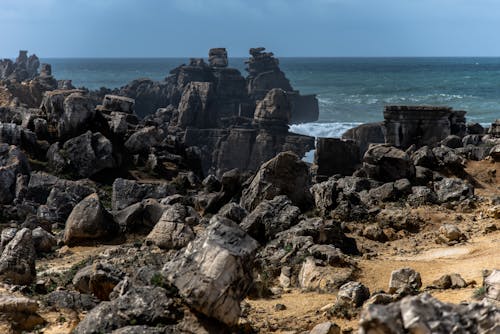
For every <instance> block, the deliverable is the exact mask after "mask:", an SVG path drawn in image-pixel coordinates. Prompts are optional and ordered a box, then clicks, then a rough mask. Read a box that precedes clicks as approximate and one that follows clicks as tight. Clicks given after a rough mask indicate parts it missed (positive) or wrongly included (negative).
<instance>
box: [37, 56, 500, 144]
mask: <svg viewBox="0 0 500 334" xmlns="http://www.w3.org/2000/svg"><path fill="white" fill-rule="evenodd" d="M245 60H246V59H245V58H231V59H230V66H231V67H235V68H238V69H239V70H240V71H241V72H242V74H243V75H244V76H246V71H245V64H244V62H245ZM188 61H189V60H188V58H161V59H160V58H144V59H126V58H122V59H112V58H109V59H108V58H106V59H89V58H87V59H55V58H54V59H42V62H47V63H50V64H52V71H53V74H54V76H55V77H56V78H57V79H71V80H73V84H74V85H75V86H77V87H81V86H85V87H87V88H89V89H98V88H100V87H108V88H116V87H120V86H123V85H125V84H126V83H128V82H129V81H131V80H133V79H136V78H143V77H148V78H151V79H154V80H163V79H164V78H165V77H166V76H167V75H168V74H169V71H170V70H171V69H173V68H175V67H177V66H179V65H181V64H185V63H187V62H188ZM280 66H281V69H282V70H283V71H284V72H285V74H286V76H287V77H288V78H289V79H290V81H291V83H292V86H293V87H294V88H295V89H297V90H300V92H301V93H302V94H317V96H318V100H319V106H320V117H319V120H318V121H317V122H315V123H307V124H298V125H293V126H292V127H291V131H293V132H297V133H302V134H308V135H313V136H316V137H338V136H340V135H341V134H342V133H343V132H344V131H345V130H347V129H349V128H351V127H353V126H356V125H358V124H361V123H366V122H374V121H380V120H382V119H383V109H384V106H385V105H399V104H402V105H443V106H450V107H453V108H455V109H458V110H466V111H467V120H468V121H470V122H479V123H482V124H484V125H487V124H489V123H491V122H493V121H494V120H495V119H497V118H500V58H280Z"/></svg>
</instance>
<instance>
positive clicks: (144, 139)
mask: <svg viewBox="0 0 500 334" xmlns="http://www.w3.org/2000/svg"><path fill="white" fill-rule="evenodd" d="M162 139H163V131H162V130H161V129H158V128H157V127H154V126H148V127H145V128H142V129H140V130H139V131H137V132H135V133H134V134H132V135H131V136H130V137H129V138H128V139H127V141H126V142H125V147H126V148H127V150H128V152H129V153H132V154H137V153H147V152H149V151H150V150H151V148H152V147H154V146H156V145H158V144H160V142H161V141H162Z"/></svg>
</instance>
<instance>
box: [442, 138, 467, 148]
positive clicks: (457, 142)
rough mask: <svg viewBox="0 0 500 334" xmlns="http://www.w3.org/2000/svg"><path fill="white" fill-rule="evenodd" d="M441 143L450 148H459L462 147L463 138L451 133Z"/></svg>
mask: <svg viewBox="0 0 500 334" xmlns="http://www.w3.org/2000/svg"><path fill="white" fill-rule="evenodd" d="M441 145H444V146H446V147H449V148H459V147H462V146H463V145H462V138H460V137H459V136H456V135H449V136H448V137H446V138H445V139H443V140H442V141H441Z"/></svg>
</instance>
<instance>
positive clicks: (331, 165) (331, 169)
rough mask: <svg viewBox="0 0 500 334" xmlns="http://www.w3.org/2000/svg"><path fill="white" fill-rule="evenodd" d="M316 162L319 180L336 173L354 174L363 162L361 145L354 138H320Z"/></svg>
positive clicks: (315, 153)
mask: <svg viewBox="0 0 500 334" xmlns="http://www.w3.org/2000/svg"><path fill="white" fill-rule="evenodd" d="M314 164H315V166H316V178H317V179H318V180H325V179H327V178H328V177H330V176H333V175H335V174H341V175H344V176H348V175H352V173H354V171H355V170H356V169H357V168H358V167H359V165H360V164H361V160H360V150H359V146H358V144H356V142H354V141H352V140H341V139H338V138H318V140H317V142H316V151H315V152H314Z"/></svg>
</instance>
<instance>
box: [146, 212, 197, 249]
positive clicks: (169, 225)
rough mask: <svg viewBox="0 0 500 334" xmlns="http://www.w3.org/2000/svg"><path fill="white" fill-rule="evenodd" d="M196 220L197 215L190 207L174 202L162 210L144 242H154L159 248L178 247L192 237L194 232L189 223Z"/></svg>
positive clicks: (185, 243)
mask: <svg viewBox="0 0 500 334" xmlns="http://www.w3.org/2000/svg"><path fill="white" fill-rule="evenodd" d="M189 209H191V210H189ZM198 220H199V217H197V213H196V211H194V210H193V209H192V208H187V207H185V206H184V205H182V204H174V205H173V206H171V207H169V208H167V209H166V210H165V211H164V212H163V215H162V216H161V218H160V220H159V221H158V222H157V223H156V225H155V226H154V228H153V230H152V231H151V232H150V233H149V235H148V236H147V237H146V243H147V244H154V245H156V246H158V247H160V248H161V249H180V248H182V247H184V246H186V245H187V244H188V243H189V242H190V241H191V240H193V239H194V237H195V234H194V232H193V230H192V228H191V227H190V226H189V223H190V222H192V223H196V222H197V221H198Z"/></svg>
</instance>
